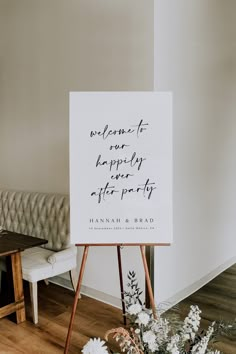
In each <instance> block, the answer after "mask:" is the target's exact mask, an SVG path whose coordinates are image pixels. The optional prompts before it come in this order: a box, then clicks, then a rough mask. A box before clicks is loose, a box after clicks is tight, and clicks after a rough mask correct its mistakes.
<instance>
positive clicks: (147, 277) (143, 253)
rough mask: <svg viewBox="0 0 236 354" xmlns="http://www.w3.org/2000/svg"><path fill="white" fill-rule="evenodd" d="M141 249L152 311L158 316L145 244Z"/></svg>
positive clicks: (155, 316) (154, 315)
mask: <svg viewBox="0 0 236 354" xmlns="http://www.w3.org/2000/svg"><path fill="white" fill-rule="evenodd" d="M140 250H141V254H142V259H143V266H144V271H145V277H146V283H147V290H148V294H149V298H150V304H151V307H152V313H153V317H154V318H157V314H156V307H155V301H154V296H153V291H152V285H151V280H150V275H149V270H148V265H147V259H146V254H145V246H143V245H141V246H140Z"/></svg>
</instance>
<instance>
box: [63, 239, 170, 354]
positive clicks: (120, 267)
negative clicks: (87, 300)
mask: <svg viewBox="0 0 236 354" xmlns="http://www.w3.org/2000/svg"><path fill="white" fill-rule="evenodd" d="M76 246H77V247H78V246H84V252H83V257H82V262H81V266H80V272H79V278H78V283H77V288H76V292H75V298H74V304H73V307H72V312H71V318H70V323H69V328H68V333H67V338H66V344H65V349H64V354H68V350H69V346H70V339H71V334H72V326H73V322H74V317H75V312H76V308H77V304H78V300H79V294H80V289H81V284H82V279H83V275H84V270H85V265H86V261H87V257H88V250H89V247H90V246H116V247H117V256H118V266H119V276H120V289H121V299H122V311H123V315H124V314H125V304H124V301H123V300H124V289H123V275H122V265H121V254H120V248H121V247H122V246H139V247H140V251H141V256H142V261H143V267H144V272H145V278H146V286H147V292H148V294H149V300H150V305H151V308H152V312H153V316H154V318H157V314H156V308H155V301H154V296H153V290H152V285H151V280H150V275H149V270H148V265H147V259H146V254H145V247H146V246H169V244H168V243H159V244H157V243H155V244H153V243H152V244H150V243H148V244H140V243H138V244H134V243H132V244H126V243H125V244H113V243H112V244H110V243H109V244H76ZM125 321H126V319H125V317H124V323H125V324H126V322H125Z"/></svg>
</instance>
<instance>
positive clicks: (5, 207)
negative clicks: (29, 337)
mask: <svg viewBox="0 0 236 354" xmlns="http://www.w3.org/2000/svg"><path fill="white" fill-rule="evenodd" d="M69 212H70V208H69V197H68V196H66V195H60V194H49V193H36V192H21V191H11V190H0V226H2V228H3V229H5V230H8V231H13V232H17V233H21V234H25V235H29V236H35V237H39V238H43V239H45V240H47V241H48V243H47V244H45V245H43V246H42V247H35V248H31V249H27V250H25V251H24V252H22V274H23V279H24V280H27V281H28V282H29V284H30V295H31V302H32V314H33V322H34V323H37V322H38V295H37V291H38V290H37V282H38V281H39V280H43V279H45V280H46V279H48V278H50V277H53V276H56V275H59V274H62V273H65V272H68V271H69V272H70V275H71V279H73V277H72V273H71V272H72V270H73V269H74V268H75V267H76V254H77V249H76V247H75V246H74V245H71V244H70V237H69ZM0 261H1V263H0V269H2V270H3V269H4V262H3V260H2V258H1V259H0Z"/></svg>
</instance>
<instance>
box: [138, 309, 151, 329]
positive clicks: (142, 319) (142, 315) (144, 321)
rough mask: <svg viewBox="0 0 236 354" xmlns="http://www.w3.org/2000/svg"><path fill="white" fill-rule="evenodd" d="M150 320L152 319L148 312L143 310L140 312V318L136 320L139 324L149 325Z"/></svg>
mask: <svg viewBox="0 0 236 354" xmlns="http://www.w3.org/2000/svg"><path fill="white" fill-rule="evenodd" d="M149 320H150V317H149V316H148V314H147V313H146V312H144V311H142V312H140V313H139V314H138V318H137V320H136V321H135V322H136V323H138V324H141V325H144V326H147V324H148V322H149Z"/></svg>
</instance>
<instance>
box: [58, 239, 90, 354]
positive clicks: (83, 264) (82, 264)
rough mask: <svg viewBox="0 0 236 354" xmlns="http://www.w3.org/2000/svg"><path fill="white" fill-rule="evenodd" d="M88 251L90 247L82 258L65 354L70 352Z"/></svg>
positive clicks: (87, 247)
mask: <svg viewBox="0 0 236 354" xmlns="http://www.w3.org/2000/svg"><path fill="white" fill-rule="evenodd" d="M88 250H89V246H85V247H84V253H83V258H82V262H81V266H80V273H79V279H78V284H77V288H76V292H75V299H74V304H73V308H72V312H71V318H70V324H69V328H68V333H67V338H66V345H65V350H64V354H67V353H68V350H69V345H70V338H71V333H72V326H73V322H74V318H75V312H76V307H77V303H78V299H79V295H80V288H81V284H82V279H83V275H84V269H85V264H86V260H87V257H88Z"/></svg>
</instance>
